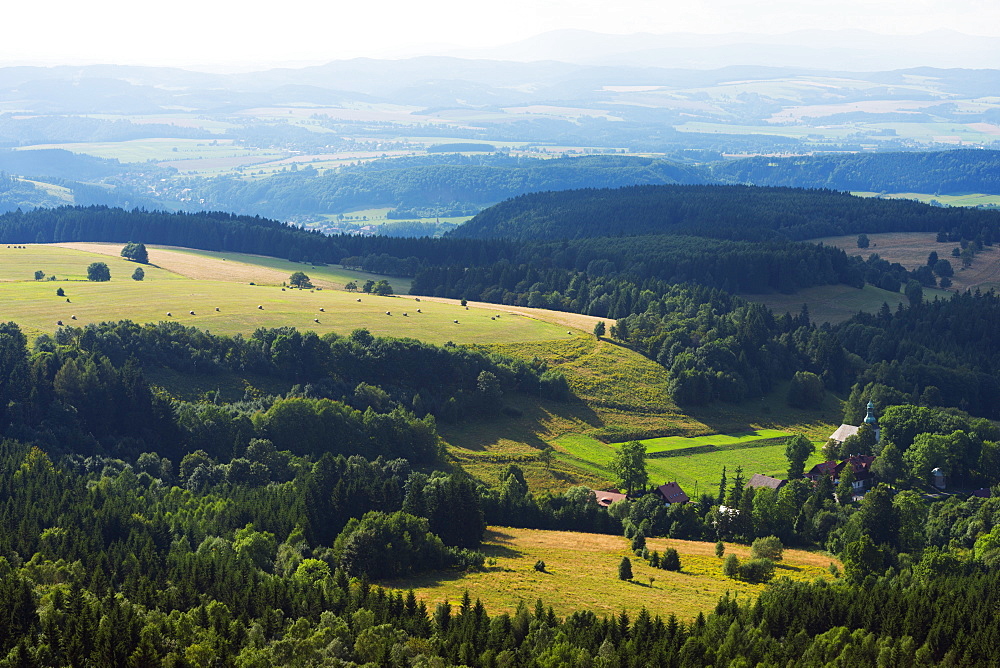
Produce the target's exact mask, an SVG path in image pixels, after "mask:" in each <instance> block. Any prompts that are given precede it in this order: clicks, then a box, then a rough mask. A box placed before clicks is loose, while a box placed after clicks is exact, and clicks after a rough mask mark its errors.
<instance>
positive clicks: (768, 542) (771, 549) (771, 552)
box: [750, 536, 784, 561]
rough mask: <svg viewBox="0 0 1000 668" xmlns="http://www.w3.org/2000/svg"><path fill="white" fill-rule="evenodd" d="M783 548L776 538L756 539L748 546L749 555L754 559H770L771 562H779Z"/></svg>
mask: <svg viewBox="0 0 1000 668" xmlns="http://www.w3.org/2000/svg"><path fill="white" fill-rule="evenodd" d="M783 551H784V546H783V545H782V544H781V539H780V538H778V537H777V536H768V537H767V538H758V539H756V540H755V541H754V542H753V543H752V544H751V545H750V555H751V556H752V557H753V558H754V559H770V560H771V561H781V555H782V552H783Z"/></svg>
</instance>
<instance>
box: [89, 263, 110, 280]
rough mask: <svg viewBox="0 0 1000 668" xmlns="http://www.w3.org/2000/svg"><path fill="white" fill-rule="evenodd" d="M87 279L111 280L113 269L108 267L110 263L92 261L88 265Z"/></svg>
mask: <svg viewBox="0 0 1000 668" xmlns="http://www.w3.org/2000/svg"><path fill="white" fill-rule="evenodd" d="M87 280H88V281H98V282H104V281H110V280H111V270H110V269H108V265H107V264H105V263H104V262H91V263H90V265H89V266H88V267H87Z"/></svg>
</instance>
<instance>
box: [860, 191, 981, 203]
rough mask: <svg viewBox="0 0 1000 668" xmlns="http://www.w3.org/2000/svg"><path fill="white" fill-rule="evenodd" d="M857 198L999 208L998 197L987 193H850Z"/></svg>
mask: <svg viewBox="0 0 1000 668" xmlns="http://www.w3.org/2000/svg"><path fill="white" fill-rule="evenodd" d="M851 194H852V195H857V196H858V197H882V198H885V199H913V200H917V201H918V202H923V203H924V204H931V203H932V202H937V203H939V204H944V205H946V206H982V207H996V206H1000V195H992V194H988V193H956V194H951V195H937V194H932V193H876V192H866V191H858V192H852V193H851Z"/></svg>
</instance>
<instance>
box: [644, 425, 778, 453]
mask: <svg viewBox="0 0 1000 668" xmlns="http://www.w3.org/2000/svg"><path fill="white" fill-rule="evenodd" d="M790 435H791V434H789V433H788V432H787V431H781V430H778V429H755V430H753V431H750V432H746V433H742V434H714V435H711V436H697V437H694V438H690V437H688V438H685V437H684V436H664V437H663V438H648V439H643V440H642V441H641V443H642V444H643V445H645V446H646V452H647V453H649V454H653V453H658V452H671V451H675V450H689V449H691V448H696V447H702V446H706V445H708V446H713V447H726V446H733V445H745V444H747V443H751V442H753V441H760V440H765V439H772V438H784V437H786V436H790Z"/></svg>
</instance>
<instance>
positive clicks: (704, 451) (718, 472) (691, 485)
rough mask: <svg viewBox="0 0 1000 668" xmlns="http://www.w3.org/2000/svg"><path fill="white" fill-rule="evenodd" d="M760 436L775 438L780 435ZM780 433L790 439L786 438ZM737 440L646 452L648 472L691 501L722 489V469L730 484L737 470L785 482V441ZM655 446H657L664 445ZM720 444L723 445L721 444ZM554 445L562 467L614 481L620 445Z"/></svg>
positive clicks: (578, 441) (572, 441)
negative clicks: (613, 465)
mask: <svg viewBox="0 0 1000 668" xmlns="http://www.w3.org/2000/svg"><path fill="white" fill-rule="evenodd" d="M761 431H762V432H764V433H774V432H775V431H776V430H761ZM778 433H784V434H785V435H789V434H787V432H778ZM737 438H738V437H730V438H728V439H727V438H726V437H725V436H719V435H711V436H692V437H690V438H684V439H676V438H674V439H671V440H673V441H675V442H677V445H676V447H675V448H674V449H673V450H661V451H655V450H652V449H650V448H647V456H646V470H647V471H648V473H649V482H650V484H653V485H662V484H664V483H667V482H673V481H676V482H678V483H680V485H681V487H682V488H683V489H684V491H685V492H687V494H688V496H691V497H692V498H693V497H695V496H697V495H698V494H699V493H701V492H704V491H715V490H716V489H717V488H718V484H719V480H720V479H721V477H722V468H723V467H726V470H727V474H728V476H729V477H730V478H731V477H732V475H733V471H735V470H736V467H742V468H743V474H744V478H746V479H749V478H750V476H752V475H753V474H754V473H763V474H764V475H770V476H775V477H778V478H783V477H785V472H786V471H787V470H788V460H787V459H786V457H785V439H784V437H774V436H771V437H761V438H756V439H743V440H737ZM652 440H653V441H654V442H655V441H656V440H660V439H652ZM720 440H722V441H724V442H723V443H722V444H718V441H720ZM726 441H729V442H726ZM824 442H825V439H824ZM553 445H554V446H555V448H556V458H557V459H558V460H559V461H560V462H564V463H566V464H570V465H573V466H576V467H579V468H583V469H586V470H588V471H590V472H591V473H592V474H593V475H595V476H598V477H601V476H603V477H605V478H606V479H611V477H612V474H611V473H610V470H609V468H608V467H609V465H610V463H611V458H612V457H613V456H614V454H615V452H616V451H617V450H618V448H619V447H620V445H621V444H608V443H602V442H600V441H598V440H597V439H594V438H591V437H589V436H586V435H583V434H566V435H564V436H562V437H560V438H557V439H555V441H554V443H553ZM815 445H816V447H817V450H816V452H815V453H813V455H812V457H810V458H809V461H808V462H807V464H806V468H809V467H810V466H812V465H813V464H817V463H819V462H821V461H822V457H821V456H820V454H819V447H820V446H821V443H815Z"/></svg>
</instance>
